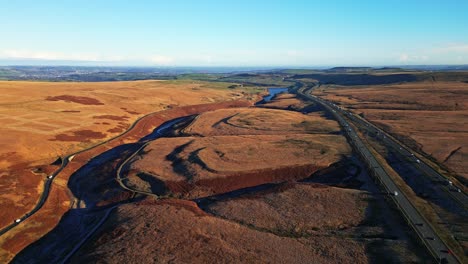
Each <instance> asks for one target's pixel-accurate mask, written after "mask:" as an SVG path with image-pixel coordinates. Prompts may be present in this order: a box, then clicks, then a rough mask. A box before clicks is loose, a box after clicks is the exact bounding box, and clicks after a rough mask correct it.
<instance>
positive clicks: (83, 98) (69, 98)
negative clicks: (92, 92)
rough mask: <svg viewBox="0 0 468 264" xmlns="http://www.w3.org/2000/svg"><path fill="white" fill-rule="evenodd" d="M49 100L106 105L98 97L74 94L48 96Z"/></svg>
mask: <svg viewBox="0 0 468 264" xmlns="http://www.w3.org/2000/svg"><path fill="white" fill-rule="evenodd" d="M46 100H47V101H65V102H67V103H77V104H83V105H104V104H103V103H102V102H101V101H99V100H98V99H96V98H91V97H86V96H74V95H59V96H48V97H47V98H46Z"/></svg>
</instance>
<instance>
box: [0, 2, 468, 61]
mask: <svg viewBox="0 0 468 264" xmlns="http://www.w3.org/2000/svg"><path fill="white" fill-rule="evenodd" d="M0 24H1V25H2V26H1V36H2V40H1V41H0V61H3V64H5V61H6V62H8V61H15V60H16V61H18V60H25V61H27V60H30V59H34V60H40V61H41V62H42V63H45V64H54V63H55V64H60V63H62V62H61V61H67V64H70V62H69V61H77V62H79V61H90V62H91V64H95V65H101V64H106V65H141V66H153V65H154V66H338V65H371V66H372V65H415V64H468V1H467V0H444V1H431V0H426V1H417V0H407V1H399V0H392V1H390V0H388V1H378V0H375V1H370V0H366V1H351V0H349V1H344V0H343V1H332V0H331V1H313V0H309V1H306V0H304V1H300V0H288V1H276V0H268V1H263V0H258V1H254V0H237V1H205V0H197V1H181V0H171V1H158V0H154V1H138V0H134V1H118V0H113V1H105V0H101V1H87V0H81V1H72V0H62V1H47V0H42V1H22V0H17V1H11V0H0Z"/></svg>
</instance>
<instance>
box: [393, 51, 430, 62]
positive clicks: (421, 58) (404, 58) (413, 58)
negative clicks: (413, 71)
mask: <svg viewBox="0 0 468 264" xmlns="http://www.w3.org/2000/svg"><path fill="white" fill-rule="evenodd" d="M428 60H429V56H427V55H410V54H408V53H401V54H400V55H399V57H398V61H399V62H401V63H424V62H427V61H428Z"/></svg>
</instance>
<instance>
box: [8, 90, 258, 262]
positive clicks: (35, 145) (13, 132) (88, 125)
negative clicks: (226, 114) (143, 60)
mask: <svg viewBox="0 0 468 264" xmlns="http://www.w3.org/2000/svg"><path fill="white" fill-rule="evenodd" d="M197 87H198V88H197ZM200 87H203V88H200ZM114 88H115V89H114ZM194 88H197V89H194ZM220 88H221V87H219V85H216V86H215V87H211V88H210V84H206V83H192V82H180V83H178V82H161V81H141V82H115V83H39V82H0V90H1V91H2V93H4V95H5V96H2V98H1V99H0V113H1V115H2V118H4V119H5V120H9V121H10V122H9V123H8V122H7V123H6V124H8V125H5V126H3V127H2V128H0V130H1V132H2V133H3V134H2V138H1V139H0V143H1V146H2V149H1V150H0V157H2V159H1V161H0V165H1V167H0V197H1V199H0V210H2V217H1V218H0V224H1V226H2V227H3V226H5V225H7V224H9V223H11V222H12V221H13V219H15V218H17V217H20V216H22V215H23V214H24V213H25V212H27V211H29V210H30V209H31V208H32V207H33V206H34V205H35V204H36V202H37V199H38V197H39V195H40V193H41V192H42V184H43V181H44V179H45V176H46V175H48V174H50V173H52V172H53V171H55V170H56V169H57V168H58V166H50V165H48V164H50V163H52V162H53V161H54V160H55V159H56V157H57V156H59V155H60V156H61V155H65V154H68V153H71V152H73V151H77V150H80V149H83V148H85V147H88V146H91V145H93V144H96V143H98V142H99V141H102V140H105V139H108V138H111V137H112V136H116V135H118V133H120V132H121V131H123V129H126V128H127V127H128V126H129V125H130V124H131V123H132V122H133V121H135V120H136V118H138V116H137V115H136V114H138V113H137V112H136V111H135V112H133V113H135V115H133V114H132V113H129V112H131V110H128V109H137V110H138V111H139V112H142V113H145V112H154V111H158V110H163V109H170V108H172V107H171V105H172V106H173V105H175V104H177V105H181V107H180V108H178V109H175V110H167V111H163V112H161V115H158V116H154V115H153V116H150V118H147V119H146V120H150V121H151V122H148V121H145V122H140V123H139V124H138V125H137V126H136V127H135V128H134V130H132V131H133V132H132V133H129V134H127V135H126V136H127V137H126V138H125V139H116V140H114V141H113V142H114V143H113V144H114V146H116V145H118V144H122V143H123V142H124V141H125V140H128V141H132V140H137V139H139V138H141V137H143V136H145V135H147V134H148V133H150V132H151V131H152V130H153V129H154V128H155V127H156V126H158V125H160V124H161V123H162V122H164V121H167V120H169V119H172V118H177V117H180V116H184V115H191V114H195V113H199V112H200V111H206V110H213V109H216V107H230V105H229V104H232V105H235V106H247V105H250V104H251V103H249V102H246V101H244V102H243V103H239V102H238V103H236V102H234V101H233V103H229V102H227V103H222V101H231V100H236V99H239V98H242V97H244V95H243V94H242V92H235V91H227V90H223V89H220ZM65 92H66V93H68V94H75V95H76V94H77V96H79V95H80V94H85V95H86V96H88V97H89V96H91V95H90V94H92V96H94V97H96V98H99V100H100V102H104V103H105V104H104V105H85V106H83V105H82V104H80V103H76V102H60V101H52V102H51V101H48V100H46V99H45V98H46V97H47V96H48V95H54V94H60V93H65ZM138 93H141V97H142V98H146V99H147V101H145V103H143V102H142V101H140V102H137V103H135V102H134V101H125V105H126V106H127V108H126V109H121V107H120V106H121V105H122V98H123V97H125V96H129V97H130V98H131V97H133V98H134V99H135V100H137V101H138V100H141V99H140V98H139V96H138ZM247 96H248V94H247ZM169 97H170V98H169ZM171 100H172V101H171ZM164 102H167V103H169V102H171V104H166V103H164ZM201 102H220V103H219V104H214V105H212V104H211V103H206V104H204V105H197V106H193V107H192V106H190V105H193V104H197V103H201ZM51 103H52V104H57V103H60V105H49V104H51ZM62 103H63V104H64V105H62ZM183 105H187V106H188V107H184V106H183ZM130 107H132V108H130ZM64 108H65V109H80V110H62V109H64ZM117 109H119V110H117ZM124 110H125V111H124ZM63 111H65V112H63ZM96 113H99V114H97V115H96ZM96 116H97V117H98V118H104V119H98V120H105V122H95V120H96V118H94V117H96ZM140 116H141V115H140ZM107 117H109V118H107ZM116 117H119V118H116ZM120 117H122V118H123V117H125V118H123V119H122V118H120ZM63 120H66V121H63ZM44 123H45V124H47V125H48V126H52V127H53V128H54V130H50V129H48V130H45V131H39V130H38V129H37V128H36V127H35V126H34V125H35V124H37V127H41V126H42V125H43V124H44ZM23 125H24V126H23ZM113 126H114V127H115V126H117V127H119V128H120V129H119V131H116V130H113V131H114V132H109V131H107V130H110V129H108V128H109V127H113ZM26 127H28V129H29V128H30V127H32V128H34V129H35V130H34V129H29V130H25V128H26ZM106 129H107V130H106ZM111 129H112V128H111ZM101 134H105V137H102V136H101ZM60 135H67V136H68V138H65V139H66V140H74V141H58V140H57V139H60V137H61V136H60ZM96 135H99V138H96ZM57 136H58V137H59V138H57ZM71 137H74V138H71ZM110 147H112V144H106V145H103V146H101V147H98V148H95V149H93V150H92V151H89V152H85V153H82V154H80V155H78V156H77V157H76V159H74V161H73V162H71V163H70V164H69V165H68V166H67V167H66V169H65V170H64V171H63V172H62V173H61V174H60V177H58V178H56V179H55V180H54V185H53V187H52V191H51V194H50V198H49V200H48V201H47V203H46V204H45V206H44V207H43V209H41V211H39V212H38V213H37V214H36V215H34V216H33V217H32V218H30V219H28V220H27V221H24V222H22V223H21V224H20V226H18V227H16V228H15V229H14V231H10V232H9V233H8V235H4V236H2V241H0V244H1V250H0V253H1V254H0V255H1V256H0V259H1V260H2V261H3V260H5V261H8V259H11V256H13V255H14V254H16V253H17V252H18V250H19V248H21V247H22V246H21V245H23V244H24V245H27V244H29V243H31V242H32V241H35V240H36V239H37V238H39V237H40V236H42V235H43V234H45V233H46V232H47V231H48V230H50V229H51V228H52V227H53V226H55V224H56V223H57V221H58V220H59V219H60V217H61V215H62V214H63V213H64V212H65V211H66V210H68V208H69V207H70V199H71V198H69V196H70V195H69V191H68V188H67V180H68V177H69V176H70V175H71V174H72V173H73V172H74V171H75V170H76V169H78V168H79V167H81V166H82V165H83V164H85V163H86V162H87V161H88V160H89V159H90V158H91V157H93V156H95V155H98V154H99V153H102V152H103V151H105V150H107V149H108V148H110ZM62 176H63V177H62ZM53 197H61V198H60V199H61V202H56V199H53ZM64 197H67V198H66V199H64ZM42 212H44V213H42ZM36 226H37V228H36ZM25 234H28V235H27V236H26V237H27V238H28V239H21V240H22V242H21V243H18V241H17V238H18V237H23V238H25ZM11 245H15V246H14V247H11V248H10V246H11ZM24 245H23V246H24Z"/></svg>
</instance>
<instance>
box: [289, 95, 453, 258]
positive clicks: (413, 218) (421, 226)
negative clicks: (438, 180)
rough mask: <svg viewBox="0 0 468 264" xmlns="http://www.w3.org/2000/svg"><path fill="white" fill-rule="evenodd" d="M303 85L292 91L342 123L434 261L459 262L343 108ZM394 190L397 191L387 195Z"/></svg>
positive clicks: (353, 143)
mask: <svg viewBox="0 0 468 264" xmlns="http://www.w3.org/2000/svg"><path fill="white" fill-rule="evenodd" d="M304 90H305V89H303V88H300V89H298V90H297V91H296V92H297V93H298V94H299V95H300V96H302V97H303V98H305V99H308V100H312V101H314V102H316V103H318V104H320V105H321V106H323V107H324V108H325V109H326V110H327V111H328V112H330V113H331V114H332V115H333V116H334V117H335V118H336V119H337V120H338V122H339V124H340V125H341V126H342V127H343V129H344V131H345V132H346V135H347V137H348V138H349V141H350V143H351V145H352V147H353V148H354V150H355V151H356V152H357V153H358V154H359V155H360V156H361V158H362V160H363V161H364V162H365V163H366V164H367V166H368V168H369V171H370V172H371V174H372V175H373V176H374V177H375V178H376V179H377V180H378V181H379V182H380V184H381V186H382V187H383V188H384V190H385V192H386V193H388V194H389V196H390V197H391V200H392V201H393V202H394V203H395V205H396V207H397V208H398V210H399V211H400V212H401V213H402V215H403V216H404V218H405V220H406V221H407V222H408V224H409V225H410V227H411V228H412V229H413V230H414V231H415V233H416V234H417V235H418V237H419V239H420V240H421V241H422V243H423V244H424V245H425V246H426V248H427V249H428V250H429V252H430V253H431V255H432V256H433V257H434V259H435V260H436V261H438V262H440V261H444V262H446V263H461V262H460V261H459V260H458V259H457V257H456V256H454V255H453V253H452V254H451V253H450V252H452V251H451V250H450V249H449V247H448V246H447V245H446V244H445V243H444V242H443V241H442V239H441V238H440V237H439V236H438V235H437V233H436V232H435V231H434V229H433V228H432V226H431V225H430V223H429V222H428V221H427V220H426V219H425V218H424V217H423V216H422V215H421V214H420V213H419V211H418V210H417V209H416V207H415V206H414V205H413V204H412V203H411V201H410V200H409V199H408V198H407V197H406V195H405V194H404V193H403V192H402V190H400V188H399V187H398V186H397V185H396V184H395V182H394V181H393V179H392V178H391V177H390V176H389V175H388V173H387V172H386V171H385V169H384V168H383V166H382V165H381V164H380V163H379V161H378V160H377V159H376V157H374V155H373V154H372V152H371V151H370V150H369V149H368V146H367V145H365V144H364V143H363V141H362V140H361V138H360V137H359V135H358V134H357V133H356V131H355V130H354V129H353V128H352V127H351V126H350V125H349V123H348V122H347V121H346V119H345V118H344V116H345V115H346V112H345V111H344V110H342V109H341V108H339V107H337V106H335V105H334V104H332V103H330V102H328V101H326V100H323V99H321V98H318V97H316V96H314V95H311V94H308V93H305V92H304ZM395 192H397V193H398V194H397V195H391V194H394V193H395Z"/></svg>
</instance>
